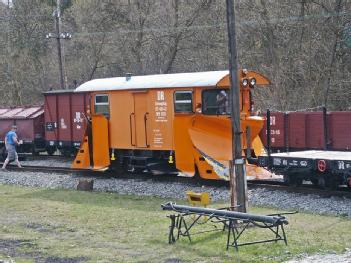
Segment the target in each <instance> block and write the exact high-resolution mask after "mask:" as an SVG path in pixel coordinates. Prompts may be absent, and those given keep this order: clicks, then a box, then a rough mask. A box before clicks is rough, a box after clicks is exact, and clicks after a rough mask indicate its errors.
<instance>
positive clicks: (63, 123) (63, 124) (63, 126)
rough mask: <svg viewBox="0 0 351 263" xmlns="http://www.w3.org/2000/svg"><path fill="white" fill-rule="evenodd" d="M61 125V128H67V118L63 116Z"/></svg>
mask: <svg viewBox="0 0 351 263" xmlns="http://www.w3.org/2000/svg"><path fill="white" fill-rule="evenodd" d="M60 126H61V129H67V125H66V124H65V119H64V118H61V120H60Z"/></svg>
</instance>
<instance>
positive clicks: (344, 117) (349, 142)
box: [328, 111, 351, 151]
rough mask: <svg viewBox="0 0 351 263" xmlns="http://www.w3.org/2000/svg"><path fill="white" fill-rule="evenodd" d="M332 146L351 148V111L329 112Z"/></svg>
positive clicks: (334, 147) (337, 148)
mask: <svg viewBox="0 0 351 263" xmlns="http://www.w3.org/2000/svg"><path fill="white" fill-rule="evenodd" d="M328 118H329V127H328V128H329V129H328V133H329V137H330V138H331V140H330V148H331V149H333V150H347V151H349V150H351V112H349V111H334V112H330V113H329V116H328Z"/></svg>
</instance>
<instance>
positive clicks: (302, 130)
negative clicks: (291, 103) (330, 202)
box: [287, 112, 308, 150]
mask: <svg viewBox="0 0 351 263" xmlns="http://www.w3.org/2000/svg"><path fill="white" fill-rule="evenodd" d="M307 114H308V113H305V112H290V113H289V114H288V115H287V116H288V145H289V150H301V149H305V148H306V115H307Z"/></svg>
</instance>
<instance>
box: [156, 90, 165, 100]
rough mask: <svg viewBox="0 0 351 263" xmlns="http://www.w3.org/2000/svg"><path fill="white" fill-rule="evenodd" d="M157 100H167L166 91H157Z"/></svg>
mask: <svg viewBox="0 0 351 263" xmlns="http://www.w3.org/2000/svg"><path fill="white" fill-rule="evenodd" d="M157 100H165V92H164V91H162V90H160V91H157Z"/></svg>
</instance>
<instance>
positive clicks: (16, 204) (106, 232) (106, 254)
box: [0, 185, 351, 263]
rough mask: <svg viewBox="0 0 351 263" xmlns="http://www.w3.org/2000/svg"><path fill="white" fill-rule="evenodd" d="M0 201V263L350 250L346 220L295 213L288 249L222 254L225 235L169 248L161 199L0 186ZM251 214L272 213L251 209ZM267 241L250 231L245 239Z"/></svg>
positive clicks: (273, 257)
mask: <svg viewBox="0 0 351 263" xmlns="http://www.w3.org/2000/svg"><path fill="white" fill-rule="evenodd" d="M0 196H1V198H0V260H1V259H7V260H8V259H10V258H12V259H14V260H15V261H16V262H26V263H27V262H35V261H39V260H41V261H43V262H44V261H45V260H46V259H48V258H50V259H52V260H54V259H57V260H58V262H64V259H67V261H69V260H70V261H69V262H74V261H76V262H281V261H284V260H287V259H289V258H292V257H294V256H296V255H299V254H301V253H308V254H313V253H317V252H318V253H328V252H337V253H341V252H343V251H344V249H345V248H347V247H349V244H350V243H351V221H350V220H349V219H347V218H342V217H328V216H316V215H312V214H302V213H299V214H295V215H290V216H288V218H289V225H288V226H286V232H287V236H288V242H289V245H288V246H285V244H284V243H283V242H278V243H267V244H258V245H251V246H245V247H241V248H240V249H239V252H236V251H234V249H230V250H229V251H226V249H225V244H226V235H225V234H224V233H222V232H212V233H204V234H200V235H194V236H193V242H191V243H189V241H188V240H187V238H182V239H180V240H178V241H177V242H176V243H175V244H174V245H169V244H168V243H167V242H168V227H169V219H168V218H167V217H166V215H167V214H169V213H168V212H165V211H162V210H161V208H160V204H162V203H165V202H166V201H169V200H166V199H160V198H153V197H138V196H122V195H118V194H114V193H98V192H78V191H68V190H47V189H39V188H23V187H15V186H7V185H0ZM176 201H177V203H184V201H180V200H176ZM215 206H218V207H222V206H226V204H215ZM250 212H252V213H257V214H268V213H274V212H277V211H276V210H274V209H270V208H257V207H253V208H250ZM279 212H281V211H279ZM208 227H209V226H208ZM265 236H266V235H265V232H262V231H261V230H258V229H250V230H249V231H248V232H247V233H246V234H245V239H247V240H248V239H254V238H255V237H256V239H257V237H265ZM177 260H178V261H177ZM50 262H51V261H50ZM52 262H54V261H52Z"/></svg>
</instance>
